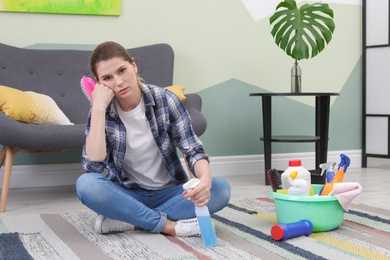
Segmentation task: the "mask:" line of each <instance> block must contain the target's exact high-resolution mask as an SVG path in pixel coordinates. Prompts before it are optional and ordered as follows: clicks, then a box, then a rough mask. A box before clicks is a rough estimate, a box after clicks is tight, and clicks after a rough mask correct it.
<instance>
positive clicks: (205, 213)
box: [183, 178, 218, 247]
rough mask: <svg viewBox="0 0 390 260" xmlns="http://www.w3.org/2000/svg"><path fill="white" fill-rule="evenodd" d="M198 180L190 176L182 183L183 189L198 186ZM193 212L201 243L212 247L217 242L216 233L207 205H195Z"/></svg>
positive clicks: (189, 189) (188, 189)
mask: <svg viewBox="0 0 390 260" xmlns="http://www.w3.org/2000/svg"><path fill="white" fill-rule="evenodd" d="M199 183H200V180H199V179H197V178H192V179H191V180H189V181H188V182H186V183H185V184H184V185H183V189H185V190H187V191H191V190H192V189H193V188H195V187H196V186H198V184H199ZM195 214H196V218H197V219H198V223H199V228H200V233H201V234H202V239H203V244H204V246H205V247H212V246H216V245H217V244H218V241H217V235H216V234H215V229H214V225H213V222H212V220H211V217H210V212H209V209H208V207H207V206H203V207H196V206H195Z"/></svg>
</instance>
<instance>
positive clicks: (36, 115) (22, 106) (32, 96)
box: [0, 85, 72, 125]
mask: <svg viewBox="0 0 390 260" xmlns="http://www.w3.org/2000/svg"><path fill="white" fill-rule="evenodd" d="M0 111H1V112H3V113H4V114H5V115H6V116H8V117H10V118H12V119H14V120H16V121H19V122H22V123H27V124H42V125H72V123H71V122H70V120H69V119H68V118H67V117H66V115H65V114H64V113H63V112H62V111H61V109H60V108H59V107H58V106H57V104H56V103H55V101H54V100H53V99H52V98H51V97H49V96H47V95H44V94H39V93H36V92H33V91H21V90H18V89H15V88H11V87H7V86H1V85H0Z"/></svg>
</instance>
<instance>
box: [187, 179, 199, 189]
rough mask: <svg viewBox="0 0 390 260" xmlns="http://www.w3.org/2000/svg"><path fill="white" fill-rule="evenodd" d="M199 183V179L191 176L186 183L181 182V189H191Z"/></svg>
mask: <svg viewBox="0 0 390 260" xmlns="http://www.w3.org/2000/svg"><path fill="white" fill-rule="evenodd" d="M199 183H200V180H199V179H197V178H192V179H190V180H189V181H187V182H186V183H184V184H183V189H185V190H186V191H188V192H189V191H191V190H192V189H193V188H195V187H196V186H198V184H199Z"/></svg>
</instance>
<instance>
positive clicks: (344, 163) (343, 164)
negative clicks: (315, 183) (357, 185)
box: [320, 154, 350, 196]
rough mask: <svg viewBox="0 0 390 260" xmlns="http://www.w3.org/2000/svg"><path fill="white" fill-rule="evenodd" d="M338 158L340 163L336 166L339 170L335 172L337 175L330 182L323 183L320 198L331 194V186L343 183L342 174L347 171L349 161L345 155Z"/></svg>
mask: <svg viewBox="0 0 390 260" xmlns="http://www.w3.org/2000/svg"><path fill="white" fill-rule="evenodd" d="M340 158H341V161H340V163H339V165H338V167H339V169H338V170H337V173H336V174H335V176H334V177H333V179H332V181H331V182H329V183H325V185H324V187H323V188H322V190H321V193H320V196H327V195H331V194H332V192H333V184H334V183H338V182H342V181H343V179H344V174H345V172H346V171H347V169H348V167H349V164H350V159H349V157H348V156H346V155H345V154H340Z"/></svg>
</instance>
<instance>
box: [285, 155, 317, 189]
mask: <svg viewBox="0 0 390 260" xmlns="http://www.w3.org/2000/svg"><path fill="white" fill-rule="evenodd" d="M295 170H297V171H298V175H297V179H303V180H305V181H306V182H307V184H308V186H309V187H310V186H311V174H310V172H309V171H308V170H306V169H305V168H304V167H303V166H302V162H301V160H290V161H288V168H287V169H286V170H285V171H284V172H283V173H282V188H283V189H286V190H287V189H288V188H290V186H291V184H290V182H289V181H288V178H289V177H290V173H292V172H293V171H295Z"/></svg>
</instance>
